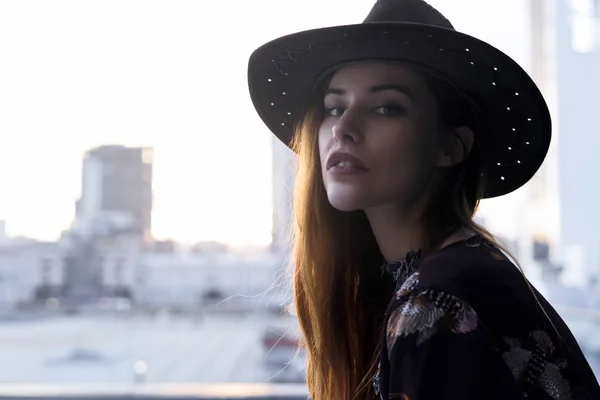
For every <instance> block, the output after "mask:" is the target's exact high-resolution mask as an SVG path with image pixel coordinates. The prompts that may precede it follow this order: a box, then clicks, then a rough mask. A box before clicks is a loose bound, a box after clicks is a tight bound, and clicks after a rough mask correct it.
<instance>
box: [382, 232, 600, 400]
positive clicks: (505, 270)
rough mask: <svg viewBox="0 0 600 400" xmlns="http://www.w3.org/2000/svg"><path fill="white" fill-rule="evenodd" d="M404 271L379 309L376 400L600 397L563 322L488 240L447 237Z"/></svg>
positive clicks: (597, 399) (575, 399) (580, 399)
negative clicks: (449, 240) (450, 240)
mask: <svg viewBox="0 0 600 400" xmlns="http://www.w3.org/2000/svg"><path fill="white" fill-rule="evenodd" d="M410 272H412V273H408V274H404V276H402V275H403V274H396V276H398V277H400V276H402V278H399V279H398V285H397V287H396V293H395V294H394V297H393V299H392V301H391V303H390V306H389V308H388V313H387V314H386V324H385V327H386V329H385V330H384V331H385V332H384V334H383V337H382V356H381V362H380V369H379V373H378V376H377V378H376V380H375V382H374V384H375V388H376V391H377V392H378V393H379V395H380V396H381V398H382V399H384V400H387V399H402V400H434V399H435V400H445V399H453V400H474V399H477V400H480V399H481V400H496V399H498V400H499V399H503V400H507V399H508V400H512V399H530V400H531V399H535V400H542V399H543V400H583V399H594V400H600V387H599V385H598V381H597V379H596V378H595V376H594V374H593V372H592V370H591V368H590V366H589V364H588V362H587V361H586V359H585V357H584V356H583V354H582V352H581V349H580V348H579V345H578V344H577V341H576V340H575V338H574V337H573V335H572V334H571V332H570V330H569V328H568V327H567V326H566V324H565V323H564V321H563V320H562V319H561V317H560V316H559V315H558V314H557V313H556V311H555V310H554V309H553V308H552V306H550V304H549V303H548V302H547V301H546V300H545V299H544V298H543V297H542V295H541V294H540V293H538V292H537V291H536V290H535V289H534V288H533V287H532V286H531V285H530V284H529V283H528V281H527V280H526V279H525V278H524V277H523V275H522V274H521V272H520V271H519V269H518V268H517V267H516V266H515V265H514V264H513V263H512V262H511V261H510V260H508V259H507V258H506V257H505V256H504V255H503V253H502V252H500V251H499V250H498V249H497V248H496V247H495V246H494V245H493V244H491V243H489V242H487V241H486V240H485V239H483V238H481V237H480V236H475V237H473V238H470V239H468V240H464V241H461V242H457V243H454V244H452V245H450V246H447V247H445V248H444V249H442V250H440V251H438V252H437V253H434V254H432V255H429V256H427V257H425V258H424V259H423V260H422V261H421V262H420V265H418V268H416V269H415V271H414V272H413V271H410ZM406 276H407V277H406ZM404 278H405V279H404ZM534 293H535V296H534ZM536 298H537V299H536ZM598 333H599V334H600V332H598Z"/></svg>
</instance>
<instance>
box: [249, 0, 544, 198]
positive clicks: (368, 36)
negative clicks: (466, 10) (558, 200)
mask: <svg viewBox="0 0 600 400" xmlns="http://www.w3.org/2000/svg"><path fill="white" fill-rule="evenodd" d="M378 59H379V60H399V61H404V62H408V63H410V64H414V65H416V66H419V67H422V68H425V69H426V70H429V71H433V72H435V74H437V75H439V76H441V77H443V78H444V79H445V80H448V81H450V82H451V83H452V84H453V85H454V86H455V87H456V88H457V89H459V90H460V91H461V92H463V93H464V94H466V95H467V97H470V98H471V99H472V100H473V101H475V102H476V103H477V105H478V108H479V109H480V115H479V127H478V128H479V129H478V132H477V133H476V135H477V136H476V139H475V140H476V141H478V142H479V143H480V145H481V148H480V157H481V160H482V163H483V165H482V166H481V167H482V171H484V172H485V174H486V175H487V176H486V187H485V193H484V195H483V197H484V198H491V197H497V196H501V195H504V194H507V193H510V192H512V191H514V190H516V189H518V188H519V187H521V186H523V185H524V184H525V183H527V182H528V181H529V180H530V179H531V178H532V177H533V176H534V175H535V173H536V172H537V170H538V169H539V167H540V166H541V164H542V162H543V160H544V158H545V156H546V153H547V152H548V148H549V146H550V138H551V130H552V128H551V121H550V113H549V111H548V107H547V105H546V102H545V101H544V98H543V97H542V95H541V93H540V91H539V90H538V88H537V86H536V85H535V83H534V82H533V81H532V79H531V78H530V77H529V75H528V74H527V73H526V72H525V71H524V70H523V69H522V68H521V67H520V66H519V65H518V64H517V63H516V62H515V61H513V60H512V59H511V58H510V57H509V56H507V55H506V54H504V53H503V52H501V51H500V50H498V49H496V48H494V47H493V46H491V45H489V44H487V43H485V42H483V41H481V40H478V39H476V38H474V37H472V36H469V35H466V34H463V33H460V32H457V31H456V30H455V29H454V27H453V26H452V24H451V23H450V22H449V21H448V20H447V19H446V18H445V17H444V16H443V15H442V14H440V13H439V12H438V11H437V10H435V9H434V8H433V7H431V6H430V5H429V4H427V3H425V2H424V1H422V0H379V1H377V3H376V4H375V5H374V6H373V9H372V10H371V12H370V13H369V15H368V16H367V18H366V19H365V21H364V22H363V23H361V24H355V25H345V26H335V27H329V28H322V29H312V30H308V31H304V32H299V33H294V34H292V35H288V36H284V37H281V38H279V39H276V40H273V41H271V42H268V43H266V44H264V45H263V46H261V47H259V48H258V49H256V50H255V51H254V52H253V53H252V55H251V56H250V61H249V66H248V84H249V89H250V95H251V98H252V102H253V103H254V107H255V108H256V111H257V112H258V114H259V116H260V117H261V118H262V120H263V121H264V122H265V124H266V125H267V127H268V128H269V129H270V130H271V131H272V132H273V133H274V134H275V135H276V136H277V137H278V138H279V139H280V140H281V141H282V142H284V143H285V144H287V145H288V146H289V145H290V144H291V140H292V137H293V134H294V129H295V127H296V126H297V125H298V124H300V123H301V122H302V119H303V118H304V115H305V112H306V110H307V108H308V106H309V102H310V100H311V98H312V96H313V95H314V92H315V89H316V86H317V83H318V82H320V81H321V80H322V79H323V77H324V76H326V75H328V74H329V73H330V72H331V71H332V70H334V69H335V68H336V67H337V66H340V65H343V64H345V63H348V62H353V61H360V60H378ZM481 143H483V144H481Z"/></svg>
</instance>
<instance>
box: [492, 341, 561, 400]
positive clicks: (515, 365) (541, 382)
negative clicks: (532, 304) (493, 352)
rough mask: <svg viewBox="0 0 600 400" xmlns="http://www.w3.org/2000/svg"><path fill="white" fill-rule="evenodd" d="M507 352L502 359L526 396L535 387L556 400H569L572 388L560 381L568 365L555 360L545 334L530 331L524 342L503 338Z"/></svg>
mask: <svg viewBox="0 0 600 400" xmlns="http://www.w3.org/2000/svg"><path fill="white" fill-rule="evenodd" d="M504 341H505V342H506V344H507V345H508V350H507V351H506V352H505V353H504V354H503V355H502V357H503V358H504V361H505V362H506V364H507V365H508V367H509V368H510V370H511V372H512V374H513V376H514V377H515V379H516V380H517V382H519V384H520V385H521V386H522V387H523V388H524V390H525V392H527V391H528V390H529V389H530V388H531V387H538V388H540V389H541V390H543V391H544V392H545V393H546V394H548V395H549V396H550V397H551V398H552V399H555V400H570V399H572V396H571V388H570V385H569V382H568V381H567V380H566V379H565V378H564V377H563V375H562V370H563V369H565V368H566V367H567V362H566V360H564V359H561V358H556V359H555V358H554V351H555V347H554V344H553V343H552V339H551V338H550V336H548V334H547V333H546V332H544V331H533V332H531V333H530V334H529V336H528V337H527V338H525V339H524V340H523V339H515V338H505V339H504Z"/></svg>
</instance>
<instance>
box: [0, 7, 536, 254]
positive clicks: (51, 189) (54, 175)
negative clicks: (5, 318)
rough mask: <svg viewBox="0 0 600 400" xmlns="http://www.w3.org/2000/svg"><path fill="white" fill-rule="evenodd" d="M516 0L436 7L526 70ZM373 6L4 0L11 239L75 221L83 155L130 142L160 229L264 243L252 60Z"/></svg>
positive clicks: (3, 112) (3, 104) (0, 86)
mask: <svg viewBox="0 0 600 400" xmlns="http://www.w3.org/2000/svg"><path fill="white" fill-rule="evenodd" d="M525 1H526V0H503V1H494V0H437V1H431V3H432V4H433V5H435V6H436V7H437V8H438V9H439V10H440V11H441V12H442V13H444V14H445V15H446V16H447V17H448V18H449V19H450V20H451V21H452V22H453V23H454V25H455V27H456V28H457V29H458V30H461V31H463V32H466V33H469V34H473V35H475V36H478V37H480V38H482V39H485V40H487V41H489V42H491V43H492V44H494V45H496V46H497V47H499V48H500V49H502V50H503V51H505V52H506V53H508V54H509V55H511V56H513V57H514V58H516V59H517V61H518V62H520V63H522V65H524V66H525V67H527V64H528V62H529V60H528V59H527V49H528V42H527V36H526V29H527V25H526V24H527V15H526V13H525V7H524V4H525ZM372 4H373V1H371V0H352V1H348V0H302V1H299V0H297V1H292V0H252V1H248V0H230V1H204V0H197V1H183V0H182V1H173V0H163V1H156V0H135V1H133V0H132V1H129V0H98V1H87V0H72V1H54V0H53V1H48V0H42V1H39V0H3V1H2V2H0V134H1V135H2V138H3V142H2V145H1V146H0V188H1V196H0V219H5V220H6V221H7V228H8V230H9V234H12V235H27V236H31V237H35V238H39V239H54V238H57V237H58V236H59V234H60V232H61V230H63V229H65V228H67V227H68V226H69V224H70V222H71V221H72V219H73V217H74V210H75V206H74V202H75V200H76V199H77V198H78V197H79V194H80V186H81V160H82V156H83V153H84V152H85V151H86V150H87V149H89V148H90V147H93V146H97V145H101V144H125V145H145V146H153V147H154V148H155V171H154V172H155V180H154V195H155V203H154V204H155V206H154V214H153V224H154V233H155V235H156V236H157V237H159V238H174V239H178V240H182V241H186V242H191V241H196V240H220V241H225V242H229V243H231V244H265V243H268V242H269V240H270V231H271V215H272V214H271V205H272V202H271V171H270V167H271V155H270V150H271V147H270V141H269V138H270V133H269V132H268V131H267V129H266V128H264V127H263V126H262V123H261V122H260V120H259V118H258V117H257V116H256V115H255V114H254V110H253V108H252V105H251V102H250V99H249V95H248V93H247V86H246V67H247V59H248V56H249V55H250V53H251V51H252V50H253V49H254V48H255V47H257V46H259V45H260V44H262V43H263V42H265V41H267V40H269V39H272V38H275V37H277V36H280V35H283V34H286V33H292V32H294V31H298V30H303V29H309V28H316V27H321V26H326V25H337V24H346V23H355V22H361V21H362V19H363V18H364V17H365V16H366V14H367V12H368V11H369V9H370V8H371V6H372ZM507 21H511V23H507ZM510 202H511V200H510V198H508V200H506V201H505V202H504V203H502V206H506V205H507V204H509V203H510ZM499 228H500V229H508V230H510V229H511V228H510V227H508V226H504V227H501V226H500V227H499Z"/></svg>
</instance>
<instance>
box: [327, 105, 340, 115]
mask: <svg viewBox="0 0 600 400" xmlns="http://www.w3.org/2000/svg"><path fill="white" fill-rule="evenodd" d="M343 113H344V109H343V108H341V107H327V115H328V116H330V117H341V116H342V114H343Z"/></svg>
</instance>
